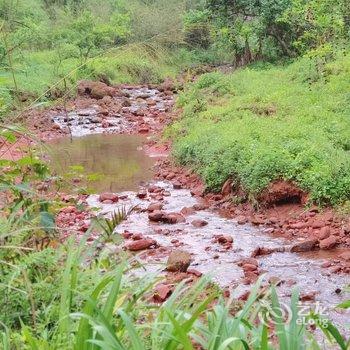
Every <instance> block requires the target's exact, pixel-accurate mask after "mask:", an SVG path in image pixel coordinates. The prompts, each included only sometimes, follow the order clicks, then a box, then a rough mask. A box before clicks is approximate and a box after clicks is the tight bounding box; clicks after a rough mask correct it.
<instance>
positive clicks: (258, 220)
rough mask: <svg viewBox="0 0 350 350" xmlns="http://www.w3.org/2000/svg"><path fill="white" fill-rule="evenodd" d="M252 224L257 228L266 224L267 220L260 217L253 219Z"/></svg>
mask: <svg viewBox="0 0 350 350" xmlns="http://www.w3.org/2000/svg"><path fill="white" fill-rule="evenodd" d="M251 222H252V224H253V225H256V226H259V225H264V224H265V220H264V219H263V218H261V217H259V216H254V217H252V219H251Z"/></svg>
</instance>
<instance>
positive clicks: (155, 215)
mask: <svg viewBox="0 0 350 350" xmlns="http://www.w3.org/2000/svg"><path fill="white" fill-rule="evenodd" d="M164 215H165V213H164V212H163V211H161V210H154V211H153V212H151V213H149V214H148V219H149V220H150V221H154V222H160V221H162V219H163V217H164Z"/></svg>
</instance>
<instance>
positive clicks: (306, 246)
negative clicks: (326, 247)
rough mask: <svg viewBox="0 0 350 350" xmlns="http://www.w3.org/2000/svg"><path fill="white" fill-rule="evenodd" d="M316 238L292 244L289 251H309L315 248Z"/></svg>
mask: <svg viewBox="0 0 350 350" xmlns="http://www.w3.org/2000/svg"><path fill="white" fill-rule="evenodd" d="M317 242H318V241H317V239H309V240H307V241H304V242H300V243H296V244H294V245H293V246H292V247H291V249H290V251H291V252H292V253H300V252H309V251H310V250H314V249H316V248H317Z"/></svg>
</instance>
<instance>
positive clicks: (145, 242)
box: [125, 238, 157, 251]
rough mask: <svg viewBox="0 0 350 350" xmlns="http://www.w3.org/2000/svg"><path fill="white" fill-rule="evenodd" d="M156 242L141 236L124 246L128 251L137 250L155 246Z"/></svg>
mask: <svg viewBox="0 0 350 350" xmlns="http://www.w3.org/2000/svg"><path fill="white" fill-rule="evenodd" d="M156 245H157V242H156V241H155V240H154V239H150V238H143V239H139V240H136V241H133V242H129V243H127V244H126V245H125V248H126V249H127V250H130V251H139V250H144V249H148V248H150V247H152V246H156Z"/></svg>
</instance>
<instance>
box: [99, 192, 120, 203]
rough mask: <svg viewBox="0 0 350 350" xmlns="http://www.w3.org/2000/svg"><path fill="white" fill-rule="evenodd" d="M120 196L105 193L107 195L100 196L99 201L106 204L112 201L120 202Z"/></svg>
mask: <svg viewBox="0 0 350 350" xmlns="http://www.w3.org/2000/svg"><path fill="white" fill-rule="evenodd" d="M118 199H119V197H118V195H117V194H115V193H110V192H105V193H101V194H100V196H99V197H98V200H99V201H100V202H105V201H111V202H113V203H116V202H118Z"/></svg>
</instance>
